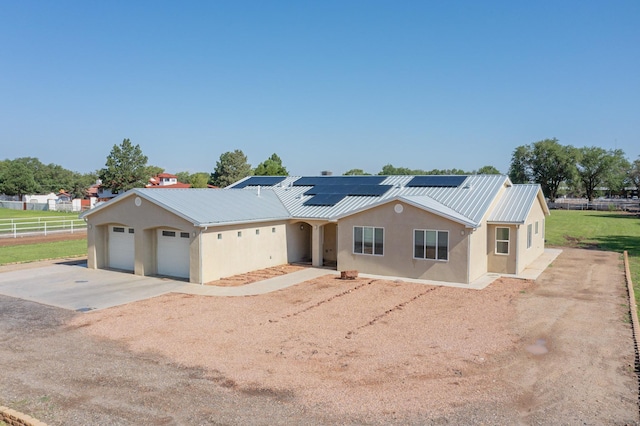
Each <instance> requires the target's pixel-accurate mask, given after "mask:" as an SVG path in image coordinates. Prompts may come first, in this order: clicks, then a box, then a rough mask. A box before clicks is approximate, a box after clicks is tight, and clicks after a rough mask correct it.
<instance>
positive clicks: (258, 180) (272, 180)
mask: <svg viewBox="0 0 640 426" xmlns="http://www.w3.org/2000/svg"><path fill="white" fill-rule="evenodd" d="M286 178H287V177H286V176H251V177H250V178H249V179H246V180H244V181H242V182H240V183H239V184H237V185H235V186H234V188H238V189H242V188H245V187H247V186H273V185H277V184H279V183H280V182H282V181H283V180H285V179H286Z"/></svg>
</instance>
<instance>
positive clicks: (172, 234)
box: [162, 231, 176, 237]
mask: <svg viewBox="0 0 640 426" xmlns="http://www.w3.org/2000/svg"><path fill="white" fill-rule="evenodd" d="M162 236H163V237H175V236H176V233H175V231H162Z"/></svg>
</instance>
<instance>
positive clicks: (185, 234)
mask: <svg viewBox="0 0 640 426" xmlns="http://www.w3.org/2000/svg"><path fill="white" fill-rule="evenodd" d="M180 238H189V233H188V232H181V233H180Z"/></svg>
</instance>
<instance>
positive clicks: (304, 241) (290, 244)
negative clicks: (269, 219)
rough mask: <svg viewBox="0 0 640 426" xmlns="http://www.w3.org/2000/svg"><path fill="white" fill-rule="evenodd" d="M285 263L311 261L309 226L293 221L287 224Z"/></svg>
mask: <svg viewBox="0 0 640 426" xmlns="http://www.w3.org/2000/svg"><path fill="white" fill-rule="evenodd" d="M286 231H287V262H288V263H295V262H310V261H311V225H309V224H308V223H305V222H299V221H294V222H291V223H289V224H287V228H286Z"/></svg>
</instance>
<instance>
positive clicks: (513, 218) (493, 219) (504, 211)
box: [487, 184, 549, 224]
mask: <svg viewBox="0 0 640 426" xmlns="http://www.w3.org/2000/svg"><path fill="white" fill-rule="evenodd" d="M540 191H541V189H540V185H533V184H523V185H513V186H511V187H509V188H507V189H506V190H505V192H504V194H502V197H500V200H498V204H497V205H496V207H495V209H493V211H492V212H491V214H490V215H489V217H488V219H487V222H490V223H514V224H523V223H525V221H526V220H527V216H528V215H529V212H530V211H531V207H532V206H533V203H534V202H535V201H536V198H538V196H539V195H540ZM543 200H544V198H543ZM544 210H545V213H548V212H549V211H548V209H547V206H546V202H545V203H544Z"/></svg>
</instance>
